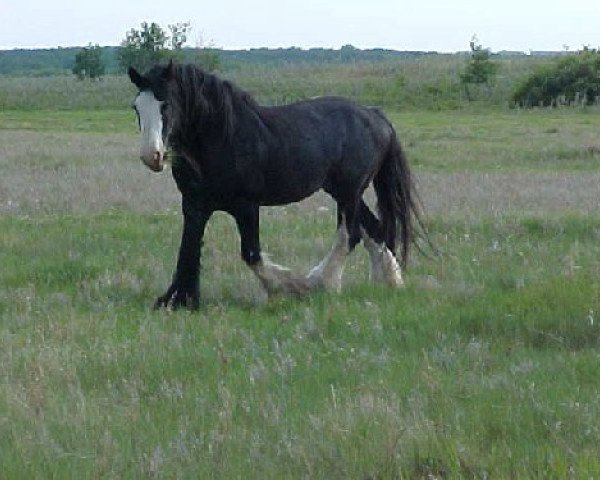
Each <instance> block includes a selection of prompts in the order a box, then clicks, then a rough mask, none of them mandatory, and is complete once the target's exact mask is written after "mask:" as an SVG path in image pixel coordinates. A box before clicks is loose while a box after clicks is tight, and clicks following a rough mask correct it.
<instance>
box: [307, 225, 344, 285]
mask: <svg viewBox="0 0 600 480" xmlns="http://www.w3.org/2000/svg"><path fill="white" fill-rule="evenodd" d="M348 239H349V237H348V231H347V229H346V225H345V223H344V222H343V221H342V223H340V226H339V228H338V231H337V234H336V239H335V243H334V244H333V247H331V250H330V251H329V253H328V254H327V255H325V258H323V260H321V262H320V263H319V264H318V265H317V266H316V267H314V268H313V269H312V270H311V271H310V272H309V273H308V275H307V277H306V278H307V280H308V282H309V284H310V286H311V288H324V289H326V290H333V291H335V292H340V291H341V290H342V276H343V273H344V263H345V260H346V257H347V256H348V253H349V248H348Z"/></svg>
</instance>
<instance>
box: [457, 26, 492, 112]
mask: <svg viewBox="0 0 600 480" xmlns="http://www.w3.org/2000/svg"><path fill="white" fill-rule="evenodd" d="M469 46H470V48H471V54H470V58H469V63H468V64H467V68H465V71H464V72H463V73H461V74H460V83H462V85H463V86H464V88H465V93H466V94H467V98H468V99H469V100H471V92H470V91H469V85H470V84H473V85H489V84H490V83H491V82H492V81H493V79H494V77H495V76H496V73H498V64H497V63H495V62H493V61H492V60H491V59H490V56H491V53H490V50H489V49H487V48H483V47H482V46H481V45H480V44H479V40H478V38H477V35H473V37H472V38H471V42H470V43H469Z"/></svg>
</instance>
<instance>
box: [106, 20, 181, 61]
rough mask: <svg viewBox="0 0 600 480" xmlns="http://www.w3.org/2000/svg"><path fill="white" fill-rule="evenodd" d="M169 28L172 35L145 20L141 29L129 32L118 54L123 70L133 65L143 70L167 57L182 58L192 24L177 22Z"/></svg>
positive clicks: (133, 29)
mask: <svg viewBox="0 0 600 480" xmlns="http://www.w3.org/2000/svg"><path fill="white" fill-rule="evenodd" d="M168 28H169V31H170V33H171V34H170V35H169V33H168V32H167V31H165V30H164V29H163V28H162V27H161V26H160V25H158V24H157V23H151V24H148V23H147V22H143V23H142V25H141V29H140V30H136V29H135V28H132V29H131V30H130V31H129V32H127V34H126V36H125V39H124V40H123V41H122V42H121V47H120V48H119V51H118V54H117V55H118V61H119V67H120V68H121V70H122V71H125V70H127V68H128V67H130V66H131V67H135V68H136V69H138V70H142V71H143V70H147V69H148V68H149V67H150V66H152V65H154V64H155V63H160V62H161V61H163V60H165V59H167V58H179V59H181V58H182V52H181V49H182V48H183V45H184V44H185V43H186V41H187V34H188V32H189V30H190V24H189V22H188V23H177V24H174V25H169V27H168Z"/></svg>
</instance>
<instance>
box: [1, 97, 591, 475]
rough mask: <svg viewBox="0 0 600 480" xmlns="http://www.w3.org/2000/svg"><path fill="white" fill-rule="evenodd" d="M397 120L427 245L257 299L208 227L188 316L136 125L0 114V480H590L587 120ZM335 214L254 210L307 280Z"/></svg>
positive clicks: (563, 112)
mask: <svg viewBox="0 0 600 480" xmlns="http://www.w3.org/2000/svg"><path fill="white" fill-rule="evenodd" d="M388 113H389V115H390V117H391V119H392V120H393V121H394V124H395V126H396V128H397V130H398V133H399V136H400V139H401V141H402V142H403V144H404V145H405V148H406V150H407V155H408V158H409V162H410V163H411V165H412V166H413V169H414V172H415V175H416V177H417V182H418V188H419V192H420V195H421V197H422V201H423V204H424V207H425V213H426V224H427V226H428V228H429V230H430V234H431V238H432V241H433V242H434V244H435V245H436V246H437V247H438V248H439V250H440V251H441V255H440V256H439V257H434V258H426V257H423V256H421V255H419V254H417V253H415V254H414V255H413V257H412V261H411V262H410V268H409V270H408V271H407V272H406V273H405V280H406V282H407V286H406V288H404V289H402V290H398V291H395V290H390V289H387V288H383V287H380V286H372V285H370V284H369V283H368V279H367V272H368V258H367V255H366V253H365V251H364V249H363V248H362V246H359V247H358V248H357V250H356V251H355V252H354V253H353V255H352V256H351V257H350V258H349V261H348V263H347V267H346V274H345V286H344V290H343V292H342V293H341V294H340V295H337V294H320V293H314V294H311V295H309V296H308V297H306V298H300V299H298V298H279V299H271V300H269V301H267V299H266V296H265V294H264V292H262V290H261V288H260V286H259V284H258V282H257V280H256V279H255V278H254V276H253V275H252V274H251V272H250V271H249V270H248V269H247V267H246V266H245V265H244V264H243V262H242V261H241V259H240V258H239V253H238V252H239V245H238V243H239V241H238V236H237V232H236V229H235V225H234V222H233V221H232V220H231V219H230V218H228V217H225V216H224V215H216V216H215V217H214V218H213V219H212V220H211V222H210V223H209V226H208V229H207V233H206V236H205V248H204V256H203V258H204V261H203V267H204V268H203V271H202V274H201V285H202V286H201V290H202V296H203V298H202V302H203V303H202V307H201V309H200V311H199V312H197V313H193V314H190V313H188V312H186V311H177V312H165V311H158V312H155V311H152V309H151V306H152V303H153V301H154V299H155V297H156V296H157V295H159V294H160V293H162V291H163V290H164V288H165V287H166V286H167V285H168V283H169V281H170V277H171V274H172V272H173V268H174V261H175V255H176V252H177V247H178V242H179V235H180V228H181V218H180V213H179V208H180V206H179V197H178V194H177V192H176V189H175V185H174V182H173V180H172V179H171V178H170V174H169V173H168V172H167V173H165V174H162V175H156V174H152V173H151V172H149V171H148V170H147V169H146V168H145V167H143V166H142V164H141V163H140V161H139V160H138V159H137V157H138V153H137V148H138V138H137V133H136V126H135V116H134V114H133V112H131V111H128V110H123V109H114V110H102V109H99V110H83V109H77V108H75V109H72V110H68V111H55V110H53V111H43V110H35V109H31V110H5V111H2V112H0V167H1V171H2V175H0V339H1V340H0V341H1V345H2V348H1V349H0V372H1V375H0V391H1V393H2V394H1V395H0V471H1V472H2V474H1V475H0V476H1V477H2V478H7V479H10V478H14V479H17V478H77V479H81V478H273V479H276V478H277V479H279V478H329V479H335V478H340V479H342V478H344V479H345V478H356V479H387V478H569V477H571V478H597V477H600V457H599V447H598V445H600V373H599V372H598V365H599V362H600V349H599V347H600V326H599V324H600V136H599V132H600V112H599V111H598V110H597V109H595V108H593V109H587V110H583V109H578V108H566V109H558V110H552V111H531V112H523V111H508V110H504V109H500V108H496V109H488V110H479V109H475V110H459V111H445V112H432V111H410V112H394V111H389V112H388ZM334 216H335V211H334V209H333V203H332V202H331V201H330V200H329V199H328V198H327V197H326V196H324V195H317V196H315V197H313V198H311V199H309V200H307V201H304V202H302V203H300V204H297V205H293V206H289V207H285V208H281V207H279V208H272V209H264V210H263V220H262V225H261V231H262V236H263V247H264V250H265V252H268V253H269V254H271V256H272V257H273V259H274V260H275V261H280V262H281V263H284V264H287V265H289V266H291V267H292V268H294V269H296V270H303V271H308V269H309V268H310V267H312V266H313V265H314V264H315V263H316V262H317V261H318V260H319V259H320V258H322V256H323V254H324V253H325V252H326V251H327V250H328V248H329V246H330V244H331V241H332V239H333V234H334V232H333V227H332V225H333V219H334Z"/></svg>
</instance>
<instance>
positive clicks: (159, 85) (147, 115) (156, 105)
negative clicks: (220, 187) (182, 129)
mask: <svg viewBox="0 0 600 480" xmlns="http://www.w3.org/2000/svg"><path fill="white" fill-rule="evenodd" d="M128 73H129V78H130V79H131V82H132V83H133V84H134V85H135V86H136V87H137V88H138V89H139V93H138V94H137V96H136V97H135V100H134V101H133V105H132V107H133V109H134V110H135V112H136V114H137V117H138V122H139V126H140V133H141V143H140V157H141V159H142V161H143V162H144V164H146V166H147V167H148V168H150V170H152V171H154V172H161V171H162V170H163V169H164V158H165V151H166V148H167V144H168V138H169V132H170V129H171V118H170V105H169V101H168V91H169V88H168V86H169V82H170V81H171V80H173V78H174V76H175V67H174V65H173V62H172V61H171V62H169V64H168V65H167V66H155V67H153V68H152V69H150V71H149V72H148V73H146V74H145V75H141V74H140V73H138V71H137V70H135V68H133V67H129V70H128Z"/></svg>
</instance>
